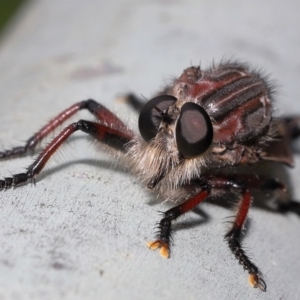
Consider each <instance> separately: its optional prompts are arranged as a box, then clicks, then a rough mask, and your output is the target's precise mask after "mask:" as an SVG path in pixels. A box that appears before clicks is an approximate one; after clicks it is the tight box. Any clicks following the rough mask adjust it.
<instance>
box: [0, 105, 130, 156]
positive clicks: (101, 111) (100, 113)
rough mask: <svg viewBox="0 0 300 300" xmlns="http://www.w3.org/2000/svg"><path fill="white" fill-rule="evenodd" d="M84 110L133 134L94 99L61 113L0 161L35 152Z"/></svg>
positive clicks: (7, 151) (111, 125)
mask: <svg viewBox="0 0 300 300" xmlns="http://www.w3.org/2000/svg"><path fill="white" fill-rule="evenodd" d="M82 109H87V110H88V111H89V112H90V113H92V114H93V115H94V116H96V117H97V119H98V120H99V121H100V123H101V124H104V125H108V126H110V127H112V128H115V129H118V130H121V131H123V132H124V133H126V134H128V135H131V134H132V133H131V131H130V130H129V129H128V128H127V127H126V126H125V124H124V123H123V122H122V121H121V120H120V119H119V118H118V117H117V116H115V115H114V114H113V113H112V112H110V111H109V110H108V109H107V108H105V107H104V106H103V105H101V104H99V103H97V102H96V101H94V100H92V99H89V100H85V101H81V102H78V103H76V104H74V105H72V106H70V107H69V108H67V109H66V110H64V111H63V112H62V113H60V114H59V115H58V116H56V117H55V118H54V119H52V120H51V121H50V122H48V123H47V124H46V125H45V126H44V127H43V128H41V129H40V130H39V131H38V132H37V133H36V134H34V135H33V136H32V137H31V138H29V139H28V140H27V142H26V144H25V146H20V147H15V148H12V149H10V150H6V151H3V152H0V159H7V158H11V157H19V156H22V155H24V154H26V153H28V152H30V151H32V152H33V151H34V149H35V147H36V145H37V144H38V143H39V142H41V141H42V140H43V139H44V138H45V137H46V136H48V135H49V134H50V133H51V132H53V131H54V130H55V129H56V128H57V127H58V126H60V125H61V124H62V123H63V122H65V121H66V120H68V119H69V118H70V117H71V116H73V115H74V114H75V113H76V112H78V111H79V110H82Z"/></svg>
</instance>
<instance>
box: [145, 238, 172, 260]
mask: <svg viewBox="0 0 300 300" xmlns="http://www.w3.org/2000/svg"><path fill="white" fill-rule="evenodd" d="M147 246H148V247H149V249H151V250H156V249H160V250H159V254H160V255H161V256H162V257H164V258H169V257H170V248H169V245H168V243H166V242H164V241H162V240H156V241H154V242H148V243H147Z"/></svg>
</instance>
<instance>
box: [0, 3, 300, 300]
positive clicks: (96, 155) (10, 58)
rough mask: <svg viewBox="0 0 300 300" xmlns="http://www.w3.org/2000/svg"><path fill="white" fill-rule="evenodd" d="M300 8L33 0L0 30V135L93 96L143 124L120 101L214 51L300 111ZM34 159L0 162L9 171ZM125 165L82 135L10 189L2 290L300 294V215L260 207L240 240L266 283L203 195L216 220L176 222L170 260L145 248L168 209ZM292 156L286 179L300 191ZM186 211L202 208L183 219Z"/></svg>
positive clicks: (33, 294) (4, 217)
mask: <svg viewBox="0 0 300 300" xmlns="http://www.w3.org/2000/svg"><path fill="white" fill-rule="evenodd" d="M108 2H109V3H108ZM299 9H300V2H299V1H285V3H284V4H283V2H282V1H272V3H270V2H268V3H267V1H264V2H263V1H251V2H250V1H220V0H219V1H167V0H166V1H133V0H132V1H96V0H94V1H92V0H90V1H75V0H72V1H71V0H64V1H58V0H51V1H50V0H48V1H46V0H45V1H32V2H31V3H29V5H28V6H27V7H26V8H25V9H24V10H23V11H22V12H21V13H20V14H19V15H18V17H17V18H16V20H15V22H14V23H13V24H11V27H10V28H9V30H8V31H7V33H6V36H5V37H4V38H3V39H2V40H1V41H0V70H1V72H0V105H1V106H0V117H1V119H0V120H1V131H0V146H1V148H2V149H3V148H8V147H10V146H12V145H19V144H20V143H21V142H22V141H24V140H26V139H27V138H28V137H29V136H30V135H31V134H32V133H33V132H35V131H36V130H37V129H38V128H39V127H40V126H41V125H43V124H44V123H45V121H47V120H49V119H50V118H51V117H53V116H54V115H55V114H56V113H58V112H60V111H61V110H63V109H64V108H66V107H68V106H69V105H71V104H73V103H74V102H76V101H79V100H82V99H86V98H89V97H92V98H94V99H97V100H99V101H101V103H104V104H105V105H106V106H107V107H109V108H111V109H112V110H113V111H114V112H117V113H118V114H119V116H121V117H122V118H123V119H125V120H126V121H127V122H129V123H130V124H131V125H132V126H133V127H134V128H136V120H137V117H136V115H135V113H133V112H131V111H130V109H129V108H128V107H127V106H126V105H125V104H124V103H121V102H119V101H116V100H114V99H116V98H117V97H118V96H120V95H122V94H124V93H127V92H129V91H134V92H136V93H137V94H140V93H141V94H143V95H144V96H145V97H151V96H152V95H153V94H154V93H155V91H157V90H158V89H159V88H160V87H161V86H163V85H164V84H165V83H167V82H169V80H171V79H172V78H173V76H179V75H180V73H181V71H182V70H183V69H184V68H186V67H188V66H190V65H191V64H198V63H199V62H201V65H202V66H203V67H206V66H208V65H209V64H210V63H211V62H212V60H213V59H214V60H215V61H220V60H221V59H222V58H225V59H228V58H236V59H240V60H246V61H249V62H251V63H252V64H253V65H254V66H259V67H263V68H264V69H265V70H266V71H267V73H270V74H272V76H271V78H273V79H276V80H277V81H278V83H279V84H280V85H279V88H278V96H277V99H278V100H277V102H276V108H278V111H282V110H283V111H284V112H286V113H297V112H300V99H299V78H300V62H299V53H300V35H299V28H300V18H299ZM82 117H87V118H90V117H88V116H87V115H86V114H80V115H79V116H78V117H76V118H75V119H79V118H82ZM31 161H32V158H30V157H26V158H22V159H16V160H11V161H7V162H1V163H0V174H1V175H3V176H9V175H10V174H12V173H15V172H21V171H22V170H23V169H22V168H23V167H25V166H27V165H28V164H29V163H30V162H31ZM115 165H116V164H115V161H114V159H110V158H109V157H108V156H106V155H104V154H103V153H102V152H101V151H100V150H99V149H97V147H95V145H93V144H91V143H90V142H88V141H87V140H86V139H85V138H84V137H83V138H82V135H80V134H78V135H77V137H75V138H74V139H73V140H72V141H70V142H69V143H68V145H67V146H66V147H64V148H63V149H62V150H61V151H60V152H59V153H58V155H56V157H55V158H54V159H53V160H51V163H50V167H52V169H50V170H52V171H50V172H49V171H48V172H46V174H45V173H44V175H41V176H39V178H38V182H37V185H36V186H30V185H28V186H26V187H22V188H18V189H15V190H8V191H5V192H2V193H1V194H0V222H1V233H0V236H1V239H0V244H1V247H0V299H144V300H146V299H157V300H158V299H300V296H299V295H300V288H299V284H298V281H299V274H300V259H299V258H300V254H299V249H300V236H299V229H300V220H299V218H297V216H295V215H293V214H289V215H287V216H281V215H277V214H273V213H271V212H266V211H262V210H259V209H257V208H253V209H252V210H251V213H250V219H251V230H250V231H249V232H248V234H247V237H246V239H245V241H244V243H245V246H246V248H247V249H248V248H249V249H250V250H249V252H250V254H251V257H253V259H254V260H255V262H257V264H258V265H259V266H260V268H261V270H262V271H263V273H264V274H265V275H266V280H267V284H268V292H267V293H262V292H260V291H258V290H255V289H252V288H250V287H249V285H248V283H247V274H246V273H244V272H243V271H242V269H241V267H240V266H239V265H238V264H237V263H236V261H235V260H234V258H233V256H232V254H231V253H230V251H229V250H228V248H227V246H226V244H225V243H224V241H223V234H224V232H225V228H226V226H225V224H224V221H226V219H225V217H227V216H229V215H232V213H231V212H229V211H228V210H226V209H223V208H220V207H216V206H213V205H209V204H204V205H203V209H204V211H205V212H206V213H207V214H209V215H210V216H211V218H210V220H208V222H206V223H204V224H201V226H197V227H195V228H192V229H181V230H178V231H177V232H176V233H175V246H174V247H173V248H172V257H171V259H169V260H164V259H162V258H161V257H159V255H158V253H156V252H152V251H149V250H148V249H147V248H146V245H145V243H146V241H148V240H151V239H152V238H153V235H154V229H153V227H154V224H155V223H156V222H157V221H158V220H159V214H158V212H157V211H162V210H165V209H167V207H169V206H167V205H166V204H157V205H152V204H151V203H152V202H153V199H154V198H153V196H152V195H149V194H148V193H147V192H146V190H145V189H143V188H142V187H141V186H140V185H139V184H138V181H137V179H136V178H134V177H132V176H130V175H128V174H127V173H126V172H123V171H122V170H119V169H117V168H116V167H115ZM296 165H297V166H296V168H295V169H293V170H291V171H290V172H289V174H290V183H291V185H292V186H293V188H294V197H295V198H296V199H300V185H299V178H300V176H299V175H300V174H299V173H300V161H299V158H297V159H296ZM107 167H109V168H107ZM45 175H47V176H45ZM190 219H192V220H197V215H195V214H193V213H191V214H189V215H187V216H185V217H183V218H182V219H181V221H180V222H188V220H190Z"/></svg>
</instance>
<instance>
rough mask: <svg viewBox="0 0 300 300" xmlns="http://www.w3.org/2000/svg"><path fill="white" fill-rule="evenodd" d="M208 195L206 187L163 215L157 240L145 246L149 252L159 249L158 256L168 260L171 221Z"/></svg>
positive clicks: (208, 189) (208, 191)
mask: <svg viewBox="0 0 300 300" xmlns="http://www.w3.org/2000/svg"><path fill="white" fill-rule="evenodd" d="M209 194H210V188H209V187H206V188H203V190H202V191H201V192H200V193H198V194H197V195H196V196H194V197H192V198H190V199H188V200H186V201H185V202H183V203H182V204H180V205H178V206H176V207H173V208H171V209H169V210H168V211H166V212H165V213H164V218H163V219H162V220H161V221H160V222H159V226H158V230H159V231H158V235H157V240H156V241H154V242H148V243H147V245H148V247H149V248H150V249H151V250H156V249H158V248H160V251H159V253H160V255H161V256H163V257H165V258H169V257H170V239H171V235H172V228H171V225H172V221H174V220H176V219H177V218H178V217H179V216H181V215H183V214H184V213H186V212H188V211H190V210H192V209H193V208H195V206H197V205H198V204H200V203H201V202H202V201H204V200H205V199H206V198H207V197H208V196H209Z"/></svg>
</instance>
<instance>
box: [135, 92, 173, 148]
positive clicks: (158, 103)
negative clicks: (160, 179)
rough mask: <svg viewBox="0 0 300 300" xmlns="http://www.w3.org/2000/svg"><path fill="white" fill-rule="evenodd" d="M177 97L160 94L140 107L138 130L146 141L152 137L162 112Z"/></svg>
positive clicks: (154, 134) (155, 132)
mask: <svg viewBox="0 0 300 300" xmlns="http://www.w3.org/2000/svg"><path fill="white" fill-rule="evenodd" d="M176 101H177V98H175V97H173V96H170V95H162V96H158V97H155V98H153V99H151V100H150V101H149V102H147V103H146V104H145V106H144V107H143V108H142V110H141V113H140V117H139V130H140V133H141V136H142V137H143V139H144V140H145V141H146V142H149V141H150V140H151V139H153V138H154V137H155V136H156V134H157V131H158V128H159V125H160V123H161V121H162V119H163V114H162V113H163V112H164V111H166V110H167V108H168V107H169V106H170V105H171V104H173V103H175V102H176Z"/></svg>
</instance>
